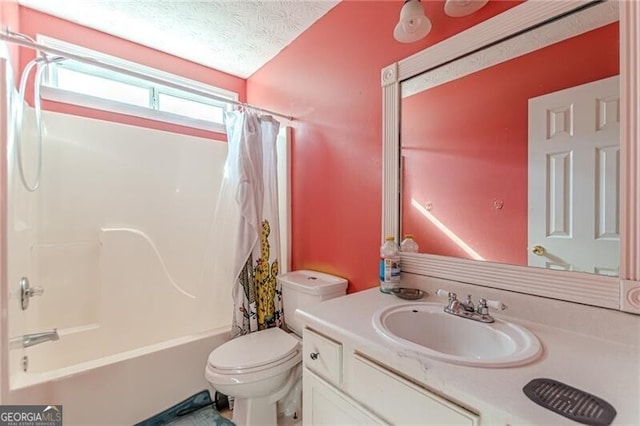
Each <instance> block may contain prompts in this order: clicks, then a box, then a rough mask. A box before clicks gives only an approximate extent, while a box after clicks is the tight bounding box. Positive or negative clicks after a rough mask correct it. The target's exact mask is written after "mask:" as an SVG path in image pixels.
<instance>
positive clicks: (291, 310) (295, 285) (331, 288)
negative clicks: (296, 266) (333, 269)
mask: <svg viewBox="0 0 640 426" xmlns="http://www.w3.org/2000/svg"><path fill="white" fill-rule="evenodd" d="M278 280H279V281H280V284H281V285H282V305H283V309H284V322H285V324H286V326H287V327H288V328H289V330H291V331H293V332H295V333H296V334H298V335H302V324H301V323H300V321H299V320H298V319H297V318H296V316H295V312H296V309H298V308H300V307H303V306H307V305H310V304H313V303H318V302H322V301H323V300H329V299H333V298H335V297H339V296H343V295H345V294H346V293H347V283H348V282H347V280H345V279H344V278H340V277H336V276H334V275H329V274H325V273H322V272H316V271H293V272H287V273H286V274H282V275H280V276H279V277H278Z"/></svg>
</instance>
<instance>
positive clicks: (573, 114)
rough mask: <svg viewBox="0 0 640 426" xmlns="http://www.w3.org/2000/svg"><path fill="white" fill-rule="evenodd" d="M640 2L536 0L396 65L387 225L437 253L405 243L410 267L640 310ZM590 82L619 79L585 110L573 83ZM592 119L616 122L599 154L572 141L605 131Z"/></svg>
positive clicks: (387, 144)
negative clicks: (584, 154) (584, 152)
mask: <svg viewBox="0 0 640 426" xmlns="http://www.w3.org/2000/svg"><path fill="white" fill-rule="evenodd" d="M627 3H629V2H613V1H610V2H588V1H582V2H544V3H542V2H525V3H523V4H521V5H519V6H516V7H514V8H513V9H510V10H508V11H506V12H504V13H502V14H500V15H498V16H496V17H494V18H492V19H490V20H487V21H485V22H483V23H481V24H480V25H477V26H475V27H473V28H471V29H469V30H467V31H464V32H462V33H459V34H457V35H456V36H454V37H452V38H450V39H448V40H445V41H443V42H441V43H439V44H437V45H434V46H432V47H430V48H428V49H425V50H424V51H422V52H419V53H417V54H416V55H413V56H411V57H409V58H406V59H404V60H402V61H400V62H398V63H395V64H392V65H391V66H389V67H386V68H384V69H383V70H382V86H383V112H384V114H383V179H384V181H383V235H382V236H383V237H384V236H386V235H394V236H396V238H398V239H399V238H400V236H401V232H402V233H410V234H414V235H415V236H416V240H417V241H418V243H419V244H420V246H421V249H422V250H421V251H422V252H423V253H420V254H403V255H402V269H403V271H404V272H412V273H417V274H423V275H429V276H434V277H439V278H446V279H454V280H458V281H463V282H467V283H472V284H477V285H484V286H489V287H495V288H501V289H506V290H512V291H518V292H522V293H527V294H534V295H539V296H545V297H552V298H557V299H563V300H569V301H574V302H579V303H585V304H590V305H595V306H602V307H607V308H613V309H623V310H625V311H630V312H640V290H639V289H638V287H639V286H638V278H639V277H638V267H639V263H640V261H639V259H638V239H639V237H640V233H639V231H638V229H637V224H638V223H639V222H640V221H639V219H638V211H639V208H638V187H637V173H638V144H639V141H638V139H639V137H638V132H639V131H638V120H637V117H638V89H637V87H638V54H637V50H638V47H639V46H638V40H637V37H638V36H637V25H638V20H639V19H638V14H639V10H638V6H637V5H632V4H627ZM618 16H619V17H620V20H619V23H618ZM618 41H619V45H620V49H618ZM594 59H595V61H594ZM551 64H553V66H552V65H551ZM527 71H534V72H533V73H528V72H527ZM618 72H619V76H618ZM594 81H596V83H592V82H594ZM496 82H499V84H496ZM603 84H608V86H607V88H606V89H603V88H602V87H601V86H602V85H603ZM595 87H598V88H600V89H596V88H595ZM634 88H635V89H634ZM618 89H619V90H620V94H621V95H622V96H619V97H618V96H617V94H616V93H615V92H616V91H617V90H618ZM589 90H591V91H593V90H605V91H606V90H609V91H612V90H613V92H611V93H613V94H611V93H609V92H607V93H609V94H602V93H603V92H601V93H600V94H596V95H594V98H593V99H595V100H596V101H597V102H592V101H588V102H587V103H589V104H590V105H591V104H594V105H593V108H591V109H595V112H594V113H591V112H589V111H590V110H589V111H587V112H586V113H585V115H584V116H585V117H587V116H588V117H589V119H591V118H593V119H595V120H596V121H597V122H588V123H583V121H585V120H584V119H582V118H580V117H581V115H580V114H582V112H581V109H580V106H579V105H580V102H578V101H574V100H573V99H568V100H567V99H565V98H566V97H567V96H569V97H571V96H577V95H576V93H578V92H580V93H583V92H584V91H589ZM558 96H561V97H562V96H564V97H565V98H558ZM576 99H577V98H576ZM536 120H537V121H536ZM598 120H599V121H598ZM618 123H619V126H618ZM581 126H582V127H581ZM581 128H584V129H587V131H588V130H589V129H597V130H599V132H596V133H598V137H599V136H601V135H603V134H606V139H607V140H606V142H600V145H598V146H594V147H592V148H590V151H589V152H591V153H593V152H595V153H596V154H595V160H593V159H590V158H586V159H581V157H580V155H581V154H580V151H579V150H578V149H575V148H573V147H569V148H567V147H566V139H567V138H569V139H571V138H573V139H575V140H579V141H580V144H582V145H584V141H585V140H591V139H593V138H592V137H591V136H585V135H584V134H583V133H581V132H582V130H579V129H581ZM536 138H538V139H539V140H540V143H539V145H536V144H535V143H534V142H535V140H536ZM560 139H562V140H563V141H564V142H562V143H564V144H565V145H564V148H562V149H560V148H558V146H559V145H558V144H557V143H556V141H557V140H560ZM532 141H533V142H532ZM549 141H553V143H550V142H549ZM618 141H619V143H618ZM596 145H597V143H596ZM536 146H540V147H541V148H536ZM550 146H551V148H550ZM541 149H542V151H541ZM545 150H546V151H545ZM581 162H582V163H584V164H585V165H587V166H588V167H586V166H583V165H581V164H582V163H581ZM594 162H595V163H596V164H595V165H594V166H595V167H592V163H594ZM585 167H586V168H585ZM586 169H589V172H588V173H591V175H590V176H587V175H585V173H584V170H586ZM588 173H587V174H588ZM580 184H584V186H585V188H586V189H588V191H587V190H585V189H584V188H580V186H579V185H580ZM583 194H584V196H583ZM581 197H582V198H581ZM585 202H589V203H591V204H590V205H588V206H585V204H584V203H585ZM599 208H600V210H599ZM589 214H591V217H590V218H589V217H587V216H589ZM589 221H590V222H589ZM580 224H582V225H580ZM580 226H582V227H583V228H585V232H584V233H583V234H584V235H585V236H589V237H591V239H592V240H594V241H589V242H586V243H585V241H584V238H583V239H580V238H575V237H576V236H578V235H579V233H578V231H577V230H578V229H579V228H580ZM592 230H593V232H591V231H592ZM580 235H582V234H580ZM594 235H595V237H596V238H593V237H594ZM569 237H571V238H569ZM581 238H582V237H581ZM570 240H571V241H572V242H573V243H574V246H572V247H571V246H569V247H567V246H566V244H567V243H568V242H569V241H570ZM557 243H560V246H558V245H557ZM554 244H556V245H554ZM585 247H588V248H589V250H591V251H589V250H586V251H585ZM572 256H573V257H572ZM569 271H570V272H569Z"/></svg>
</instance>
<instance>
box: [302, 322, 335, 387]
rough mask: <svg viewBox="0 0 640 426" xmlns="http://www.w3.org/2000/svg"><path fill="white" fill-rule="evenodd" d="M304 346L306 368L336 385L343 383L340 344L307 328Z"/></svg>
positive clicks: (303, 341) (303, 339) (303, 340)
mask: <svg viewBox="0 0 640 426" xmlns="http://www.w3.org/2000/svg"><path fill="white" fill-rule="evenodd" d="M302 346H303V351H302V352H303V353H302V359H303V360H304V365H305V367H307V368H308V369H309V370H311V371H314V372H315V373H317V374H318V375H320V376H322V377H324V378H325V379H326V380H328V381H329V382H331V383H333V384H335V385H339V384H341V383H342V345H341V344H340V343H338V342H334V341H333V340H331V339H328V338H326V337H324V336H322V335H320V334H318V333H316V332H315V331H311V330H309V329H306V328H305V330H304V332H303V337H302Z"/></svg>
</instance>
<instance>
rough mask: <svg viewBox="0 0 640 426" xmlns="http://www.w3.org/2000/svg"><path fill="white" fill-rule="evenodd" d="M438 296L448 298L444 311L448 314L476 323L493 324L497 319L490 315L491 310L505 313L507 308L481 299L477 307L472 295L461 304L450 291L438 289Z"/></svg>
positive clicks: (495, 302) (496, 302) (498, 303)
mask: <svg viewBox="0 0 640 426" xmlns="http://www.w3.org/2000/svg"><path fill="white" fill-rule="evenodd" d="M436 294H437V295H438V296H447V297H448V298H449V300H448V302H447V306H445V308H444V311H445V312H446V313H448V314H451V315H455V316H458V317H462V318H467V319H471V320H474V321H480V322H486V323H491V322H494V321H495V319H494V318H493V317H492V316H491V315H489V308H493V309H497V310H500V311H504V310H505V309H507V306H506V305H505V304H503V303H502V302H499V301H497V300H487V299H479V300H478V306H477V307H476V306H475V305H474V304H473V301H472V300H471V295H470V294H469V295H467V300H466V301H464V302H461V301H459V300H458V295H457V294H455V293H452V292H450V291H446V290H442V289H438V291H436Z"/></svg>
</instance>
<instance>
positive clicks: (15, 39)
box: [0, 30, 294, 121]
mask: <svg viewBox="0 0 640 426" xmlns="http://www.w3.org/2000/svg"><path fill="white" fill-rule="evenodd" d="M13 34H17V33H13ZM24 37H27V36H24ZM0 40H4V41H7V42H9V43H13V44H17V45H19V46H22V47H28V48H31V49H34V50H39V51H41V52H46V53H49V54H52V55H57V56H62V57H64V58H67V59H73V60H74V61H78V62H83V63H85V64H90V65H95V66H97V67H100V68H104V69H107V70H109V71H115V72H119V73H122V74H126V75H128V76H131V77H136V78H140V79H143V80H147V81H151V82H152V83H156V84H162V85H163V86H168V87H171V88H172V89H179V90H184V91H185V92H189V93H192V94H194V95H199V96H204V97H207V98H210V99H215V100H217V101H221V102H225V103H228V104H232V105H238V106H242V107H245V108H249V109H252V110H255V111H259V112H263V113H266V114H271V115H275V116H278V117H281V118H284V119H287V120H289V121H293V120H294V118H293V117H291V116H288V115H284V114H281V113H279V112H275V111H270V110H268V109H264V108H259V107H256V106H253V105H250V104H247V103H245V102H240V101H235V100H233V99H228V98H224V97H222V96H218V95H214V94H212V93H209V92H207V91H204V90H199V89H195V88H192V87H188V86H184V85H182V84H179V83H174V82H171V81H167V80H164V79H162V78H158V77H153V76H149V75H146V74H144V73H140V72H136V71H131V70H128V69H124V68H121V67H118V66H116V65H111V64H106V63H104V62H102V61H100V60H98V59H95V58H91V57H87V56H81V55H76V54H75V53H69V52H65V51H64V50H60V49H56V48H53V47H49V46H45V45H43V44H40V43H35V42H32V41H29V40H27V39H26V38H22V37H20V36H15V35H11V34H8V33H7V32H6V31H4V30H3V31H2V32H0Z"/></svg>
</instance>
